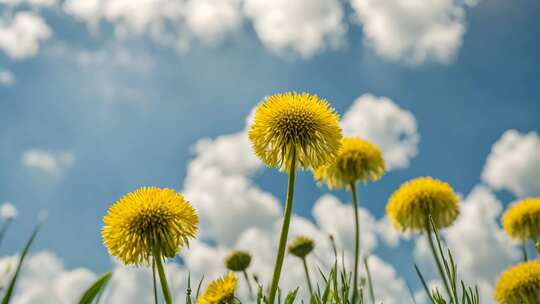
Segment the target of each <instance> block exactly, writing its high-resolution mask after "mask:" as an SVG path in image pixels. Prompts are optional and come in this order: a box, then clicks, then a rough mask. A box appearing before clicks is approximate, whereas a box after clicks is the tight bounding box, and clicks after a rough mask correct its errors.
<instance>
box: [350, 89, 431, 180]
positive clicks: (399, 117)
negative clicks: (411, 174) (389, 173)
mask: <svg viewBox="0 0 540 304" xmlns="http://www.w3.org/2000/svg"><path fill="white" fill-rule="evenodd" d="M341 126H342V128H343V133H344V134H345V135H348V136H357V137H361V138H364V139H367V140H369V141H372V142H373V143H375V144H377V145H378V146H379V147H381V149H382V151H383V154H384V159H385V161H386V166H387V169H389V170H392V169H400V168H406V167H408V166H409V163H410V160H411V159H412V158H413V157H415V156H416V154H417V153H418V142H419V140H420V136H419V134H418V130H417V124H416V119H415V118H414V116H413V115H412V113H411V112H409V111H407V110H404V109H401V108H400V107H399V106H398V105H396V104H395V103H394V102H393V101H392V100H391V99H389V98H387V97H376V96H373V95H371V94H364V95H362V96H360V97H358V98H357V99H356V100H355V101H354V103H353V104H352V106H351V107H350V108H349V109H348V110H347V112H345V114H344V115H343V119H342V121H341Z"/></svg>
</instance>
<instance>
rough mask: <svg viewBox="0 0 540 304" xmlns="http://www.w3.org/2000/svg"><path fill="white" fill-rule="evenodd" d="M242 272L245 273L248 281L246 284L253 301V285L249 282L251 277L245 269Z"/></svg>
mask: <svg viewBox="0 0 540 304" xmlns="http://www.w3.org/2000/svg"><path fill="white" fill-rule="evenodd" d="M242 272H243V273H244V278H245V279H246V284H247V286H248V290H249V299H250V300H252V301H253V290H252V289H251V283H250V282H249V276H248V274H247V271H246V270H245V269H244V270H243V271H242Z"/></svg>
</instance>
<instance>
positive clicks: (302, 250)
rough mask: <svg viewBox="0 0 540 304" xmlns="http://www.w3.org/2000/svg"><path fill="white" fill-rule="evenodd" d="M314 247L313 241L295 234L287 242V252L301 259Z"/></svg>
mask: <svg viewBox="0 0 540 304" xmlns="http://www.w3.org/2000/svg"><path fill="white" fill-rule="evenodd" d="M313 248H315V242H313V240H312V239H310V238H308V237H305V236H297V237H296V238H294V240H292V242H291V243H290V244H289V248H288V249H289V253H290V254H292V255H294V256H297V257H299V258H301V259H303V258H305V257H306V256H307V255H308V254H309V253H310V252H311V251H312V250H313Z"/></svg>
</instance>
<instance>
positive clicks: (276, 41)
mask: <svg viewBox="0 0 540 304" xmlns="http://www.w3.org/2000/svg"><path fill="white" fill-rule="evenodd" d="M244 12H245V14H246V16H247V17H249V18H250V19H251V20H252V21H253V27H254V28H255V31H256V33H257V35H258V36H259V38H260V40H261V41H262V43H263V44H264V45H265V46H266V47H268V48H269V49H270V50H272V51H274V52H277V53H284V52H287V51H293V52H294V53H297V54H300V56H302V57H304V58H309V57H311V56H313V55H314V54H315V53H316V52H318V51H319V50H321V49H324V48H326V47H330V48H336V47H338V46H340V45H341V44H342V43H343V36H344V34H345V30H346V25H345V23H344V21H343V15H344V12H343V7H342V5H341V3H340V1H338V0H297V1H288V0H274V1H265V0H246V1H245V4H244Z"/></svg>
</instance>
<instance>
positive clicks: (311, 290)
mask: <svg viewBox="0 0 540 304" xmlns="http://www.w3.org/2000/svg"><path fill="white" fill-rule="evenodd" d="M302 264H304V271H305V272H306V280H307V285H308V288H309V295H310V296H313V287H312V286H311V278H310V277H309V269H308V267H307V262H306V257H303V258H302Z"/></svg>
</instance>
